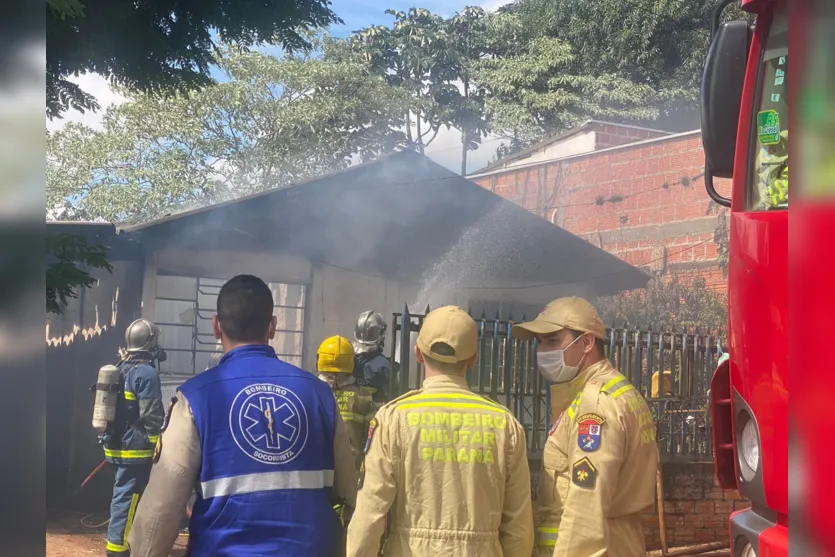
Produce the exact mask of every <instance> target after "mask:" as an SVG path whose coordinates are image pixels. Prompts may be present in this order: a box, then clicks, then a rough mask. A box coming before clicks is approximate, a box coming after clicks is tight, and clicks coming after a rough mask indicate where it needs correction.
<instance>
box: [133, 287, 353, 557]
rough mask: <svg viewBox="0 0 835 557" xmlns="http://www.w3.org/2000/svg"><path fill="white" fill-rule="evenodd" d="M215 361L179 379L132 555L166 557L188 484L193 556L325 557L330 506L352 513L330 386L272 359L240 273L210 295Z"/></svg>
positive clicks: (342, 434)
mask: <svg viewBox="0 0 835 557" xmlns="http://www.w3.org/2000/svg"><path fill="white" fill-rule="evenodd" d="M212 326H213V329H214V335H215V337H216V338H218V339H220V341H221V344H222V345H223V352H224V355H223V357H222V358H221V361H220V363H219V364H218V365H217V366H216V367H213V368H212V369H209V370H208V371H204V372H203V373H200V374H199V375H196V376H194V377H193V378H191V379H189V380H188V381H186V382H185V383H184V384H183V385H182V386H181V387H180V389H179V390H178V392H177V398H178V401H177V402H176V403H175V404H174V405H173V407H172V408H171V411H170V418H169V419H168V423H167V427H166V429H165V431H164V433H163V435H162V439H161V445H160V448H159V450H158V451H157V453H156V455H155V459H156V460H157V462H156V464H155V465H154V469H153V472H152V473H151V480H150V482H149V483H148V488H147V490H146V491H145V497H143V498H142V501H141V502H140V504H139V508H138V509H137V513H136V521H135V523H134V526H133V529H132V530H131V532H130V536H129V542H130V547H131V551H132V552H133V556H132V557H167V556H168V554H169V552H170V551H171V548H172V546H173V545H174V541H175V540H176V538H177V527H178V523H179V517H180V515H181V513H182V512H183V509H184V508H185V506H186V502H187V501H188V498H189V495H190V494H191V491H192V488H193V487H195V486H196V488H197V491H198V496H197V500H196V501H195V503H194V506H193V509H192V514H191V522H190V524H189V552H190V554H191V555H197V556H203V555H305V556H311V557H330V556H331V555H333V554H334V552H335V551H336V550H337V548H338V544H339V538H340V537H341V536H342V525H341V524H340V522H339V519H338V517H337V515H336V513H335V512H334V509H333V504H334V501H333V500H332V498H333V497H334V496H337V497H340V498H341V499H342V501H344V503H345V504H346V505H347V506H349V507H352V508H353V506H354V501H355V497H356V478H357V474H356V470H355V469H354V466H353V458H352V455H351V448H350V446H349V444H348V434H347V431H346V430H345V423H344V422H343V421H342V418H341V417H340V416H339V412H338V411H337V407H336V402H335V400H334V397H333V394H331V392H330V389H329V388H328V386H327V385H326V384H325V383H323V382H322V381H320V380H319V379H318V378H317V377H316V376H315V375H313V374H310V373H308V372H306V371H304V370H302V369H299V368H297V367H296V366H293V365H290V364H288V363H286V362H282V361H281V360H279V359H278V358H277V357H276V353H275V350H273V348H272V347H271V346H270V345H269V341H270V339H272V338H274V336H275V329H276V318H275V317H274V316H273V297H272V293H271V292H270V289H269V287H268V286H267V285H266V283H264V281H262V280H261V279H259V278H257V277H254V276H250V275H240V276H237V277H235V278H232V279H231V280H229V281H228V282H227V283H226V284H224V285H223V287H222V288H221V289H220V293H219V294H218V297H217V315H215V316H214V317H213V318H212Z"/></svg>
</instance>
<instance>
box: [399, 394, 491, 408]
mask: <svg viewBox="0 0 835 557" xmlns="http://www.w3.org/2000/svg"><path fill="white" fill-rule="evenodd" d="M435 399H438V400H443V399H452V400H472V401H474V402H481V403H483V404H492V405H494V406H497V407H499V408H504V406H501V405H500V404H498V403H497V402H493V401H492V400H490V399H489V398H485V397H483V396H478V395H466V394H462V393H422V394H419V395H415V396H412V397H409V400H435Z"/></svg>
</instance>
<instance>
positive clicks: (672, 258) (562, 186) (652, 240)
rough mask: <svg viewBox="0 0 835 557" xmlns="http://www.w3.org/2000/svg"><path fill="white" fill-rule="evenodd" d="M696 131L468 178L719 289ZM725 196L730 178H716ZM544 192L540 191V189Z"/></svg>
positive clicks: (640, 259) (616, 248) (595, 239)
mask: <svg viewBox="0 0 835 557" xmlns="http://www.w3.org/2000/svg"><path fill="white" fill-rule="evenodd" d="M703 171H704V151H703V150H702V143H701V135H700V134H699V133H698V132H691V133H686V134H678V135H672V136H668V137H663V138H659V139H652V140H645V141H638V142H636V143H631V144H629V145H625V146H621V147H614V148H610V149H604V150H598V151H595V152H593V153H588V154H585V155H579V156H575V157H568V158H564V159H561V160H556V161H551V162H546V163H542V164H539V165H528V166H526V167H525V168H518V169H508V170H506V171H500V172H496V173H493V174H490V175H487V176H475V177H472V178H471V179H472V180H473V181H474V182H476V183H478V184H479V185H481V186H482V187H484V188H487V189H489V190H491V191H493V192H495V193H496V194H498V195H501V196H502V197H506V198H508V199H511V200H513V201H515V202H516V203H518V204H519V205H521V206H522V207H524V208H526V209H528V210H530V211H532V212H534V213H536V214H538V215H540V216H542V217H543V218H546V219H548V220H550V221H551V222H553V223H554V224H556V225H557V226H560V227H562V228H564V229H566V230H568V231H569V232H572V233H573V234H576V235H578V236H580V237H582V238H585V239H586V240H588V241H589V242H590V243H592V244H594V245H596V246H598V247H601V248H603V249H605V250H607V251H609V252H610V253H612V254H614V255H616V256H618V257H620V258H621V259H623V260H624V261H626V262H628V263H631V264H632V265H636V266H641V267H645V268H649V269H651V270H653V271H661V272H670V271H674V272H676V273H678V274H679V275H680V276H683V277H684V278H686V277H688V276H700V277H703V278H704V279H705V280H706V282H707V283H708V285H709V286H710V287H712V288H714V289H716V290H722V291H724V290H725V288H726V280H725V278H724V277H723V276H722V272H721V270H720V269H719V267H718V265H717V264H716V256H717V253H716V245H715V243H714V242H713V233H714V230H715V228H716V224H717V218H718V217H717V215H718V211H719V207H718V206H717V205H716V204H714V203H713V202H712V201H711V200H710V199H709V198H708V196H707V193H706V192H705V189H704V180H703V178H702V173H703ZM716 184H717V188H718V189H719V191H720V193H723V194H725V195H727V194H728V193H729V191H730V182H729V181H727V180H716ZM540 190H542V191H540Z"/></svg>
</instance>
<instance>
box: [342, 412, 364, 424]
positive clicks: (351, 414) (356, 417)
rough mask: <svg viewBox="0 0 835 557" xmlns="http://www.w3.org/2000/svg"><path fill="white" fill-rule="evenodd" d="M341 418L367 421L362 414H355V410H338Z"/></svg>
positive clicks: (361, 421)
mask: <svg viewBox="0 0 835 557" xmlns="http://www.w3.org/2000/svg"><path fill="white" fill-rule="evenodd" d="M339 414H340V415H341V416H342V419H343V420H345V421H346V422H359V423H361V424H363V423H365V422H367V421H368V420H367V419H366V418H365V416H363V415H362V414H357V413H355V412H340V413H339Z"/></svg>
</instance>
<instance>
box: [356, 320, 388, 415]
mask: <svg viewBox="0 0 835 557" xmlns="http://www.w3.org/2000/svg"><path fill="white" fill-rule="evenodd" d="M385 341H386V322H385V320H384V319H383V316H382V315H380V314H379V313H377V312H376V311H366V312H363V313H362V314H360V316H359V319H357V324H356V326H355V327H354V376H355V377H357V378H358V379H362V380H364V381H365V382H366V387H367V388H368V389H369V390H371V392H373V393H374V400H375V401H377V402H386V401H387V400H388V386H389V377H390V376H391V372H392V369H391V367H392V366H391V362H389V360H388V358H386V357H385V356H383V345H384V343H385Z"/></svg>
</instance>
